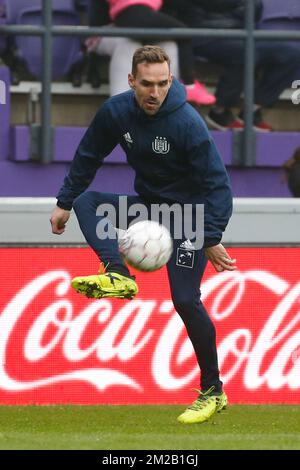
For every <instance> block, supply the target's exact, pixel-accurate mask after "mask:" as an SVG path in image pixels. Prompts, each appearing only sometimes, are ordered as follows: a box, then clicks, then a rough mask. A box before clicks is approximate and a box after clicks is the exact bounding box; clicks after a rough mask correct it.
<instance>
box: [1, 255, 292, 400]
mask: <svg viewBox="0 0 300 470" xmlns="http://www.w3.org/2000/svg"><path fill="white" fill-rule="evenodd" d="M229 252H230V254H231V255H232V256H233V257H235V258H237V264H238V270H237V271H234V272H223V273H216V272H215V271H214V270H213V268H212V266H211V265H209V266H208V268H207V270H206V273H205V277H204V280H203V283H202V298H203V301H204V303H205V305H206V306H207V309H208V311H209V312H210V315H211V317H212V318H213V321H214V323H215V326H216V329H217V344H218V352H219V365H220V370H221V376H222V380H223V382H224V384H225V389H226V392H227V394H228V395H229V397H230V401H231V403H299V402H300V329H299V326H300V256H299V248H257V247H256V248H231V249H229ZM0 259H1V264H0V279H1V283H0V290H1V297H0V403H1V404H30V403H36V404H50V403H75V404H103V403H111V404H128V403H188V402H190V401H191V400H193V399H194V397H195V393H194V392H191V388H195V387H198V386H199V371H198V367H197V364H196V360H195V356H194V353H193V350H192V347H191V343H190V341H189V339H188V338H187V336H186V333H185V329H184V326H183V323H182V321H181V319H180V318H179V316H178V314H177V313H176V312H175V311H174V308H173V305H172V302H171V299H170V291H169V286H168V281H167V275H166V271H165V269H162V270H160V271H158V272H156V273H151V274H146V273H135V274H136V275H137V281H138V284H139V287H140V292H139V294H138V296H137V297H136V298H135V299H133V300H131V301H127V300H117V299H113V300H112V299H99V300H92V299H87V298H85V297H83V296H81V295H79V294H77V293H76V292H75V291H73V290H72V288H71V285H70V280H71V278H72V277H74V276H77V275H89V274H93V273H95V272H96V271H97V268H98V262H97V259H96V257H95V255H94V253H93V252H92V250H91V249H89V248H1V249H0Z"/></svg>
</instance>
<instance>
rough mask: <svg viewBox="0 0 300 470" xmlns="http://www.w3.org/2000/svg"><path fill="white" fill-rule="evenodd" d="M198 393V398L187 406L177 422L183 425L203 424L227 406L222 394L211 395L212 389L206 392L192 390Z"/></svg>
mask: <svg viewBox="0 0 300 470" xmlns="http://www.w3.org/2000/svg"><path fill="white" fill-rule="evenodd" d="M193 390H195V391H196V392H198V393H199V396H198V398H197V399H196V400H195V401H194V402H193V403H192V405H191V406H189V407H188V408H187V409H186V410H185V411H184V412H183V413H182V414H181V415H180V416H178V418H177V420H178V421H179V422H180V423H184V424H193V423H203V422H204V421H207V420H208V419H209V418H210V417H211V416H212V415H213V414H215V413H216V412H217V413H219V412H220V411H222V410H224V409H225V408H226V406H227V404H228V400H227V396H226V394H225V393H224V392H222V393H215V394H214V393H213V390H214V387H211V388H210V389H209V390H207V392H201V391H200V390H197V389H193Z"/></svg>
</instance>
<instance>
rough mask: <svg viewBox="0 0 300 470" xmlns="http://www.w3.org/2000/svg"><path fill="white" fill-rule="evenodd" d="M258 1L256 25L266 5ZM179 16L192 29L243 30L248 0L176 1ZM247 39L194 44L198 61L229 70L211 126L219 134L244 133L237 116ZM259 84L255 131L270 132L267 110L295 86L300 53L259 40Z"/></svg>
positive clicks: (221, 82)
mask: <svg viewBox="0 0 300 470" xmlns="http://www.w3.org/2000/svg"><path fill="white" fill-rule="evenodd" d="M254 1H255V9H256V21H257V22H258V21H259V20H260V17H261V14H262V11H263V8H262V2H261V0H254ZM174 3H175V4H176V14H177V15H179V17H180V18H181V19H182V20H183V21H184V22H185V23H186V24H188V25H189V26H191V27H197V28H199V27H203V28H207V27H211V28H243V27H244V16H245V6H246V2H245V0H184V1H183V0H174ZM244 48H245V43H244V41H243V40H238V39H228V40H227V39H226V40H225V39H224V40H223V39H221V40H220V39H209V38H207V39H206V38H205V39H203V38H197V39H195V40H194V52H195V54H196V56H199V57H202V58H205V59H208V60H209V61H212V62H214V63H216V64H220V65H222V66H224V73H223V75H222V76H221V77H220V80H219V82H218V85H217V92H216V98H217V102H216V106H215V107H213V108H212V109H211V110H210V112H209V114H208V116H207V121H208V123H209V125H210V126H211V127H213V128H215V129H219V130H227V129H241V128H243V127H244V121H243V111H242V110H241V111H240V114H239V115H238V116H235V114H234V112H233V108H235V107H239V106H240V97H241V94H242V92H243V81H244V80H243V79H244ZM255 63H256V82H255V105H254V110H253V112H254V116H253V118H254V128H255V129H256V130H259V131H270V130H272V129H271V127H270V126H269V125H268V124H267V123H265V122H264V120H263V117H262V108H263V107H270V106H272V105H274V104H275V103H276V101H277V100H278V98H279V96H280V94H281V93H282V92H283V91H284V90H285V88H287V87H290V86H291V83H292V82H293V80H294V78H295V74H296V73H297V70H298V69H299V67H300V54H299V49H298V48H296V47H294V46H293V45H290V44H286V43H285V42H275V41H270V42H266V41H257V42H256V48H255Z"/></svg>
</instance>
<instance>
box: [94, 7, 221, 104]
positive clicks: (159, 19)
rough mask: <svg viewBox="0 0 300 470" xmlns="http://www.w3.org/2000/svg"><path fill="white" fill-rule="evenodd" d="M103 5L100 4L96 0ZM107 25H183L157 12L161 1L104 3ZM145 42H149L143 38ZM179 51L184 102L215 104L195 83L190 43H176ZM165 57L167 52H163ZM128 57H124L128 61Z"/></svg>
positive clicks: (211, 97)
mask: <svg viewBox="0 0 300 470" xmlns="http://www.w3.org/2000/svg"><path fill="white" fill-rule="evenodd" d="M99 1H101V2H102V3H103V0H99ZM107 4H108V7H109V17H110V21H111V22H114V24H115V25H116V26H119V27H132V28H138V27H139V28H145V29H147V28H184V27H186V25H185V24H184V23H182V22H181V21H179V20H178V19H176V18H174V17H173V16H170V15H168V14H166V13H163V12H161V11H160V10H161V8H162V5H163V2H162V0H143V1H141V0H107ZM145 41H146V42H151V43H153V42H158V41H153V38H149V37H148V38H146V37H145ZM177 44H178V51H179V64H180V77H181V79H182V81H183V83H184V84H185V86H186V91H187V99H188V101H190V102H193V103H195V104H198V105H202V104H206V105H210V104H213V103H215V101H216V100H215V97H214V96H213V95H211V94H210V93H209V92H208V91H207V90H206V88H205V86H204V85H203V84H202V83H199V82H198V81H197V80H196V79H195V71H194V70H195V69H194V56H193V49H192V41H191V40H188V39H182V40H178V41H177ZM167 52H168V53H169V52H170V51H169V50H167ZM129 56H130V55H129V54H128V57H129Z"/></svg>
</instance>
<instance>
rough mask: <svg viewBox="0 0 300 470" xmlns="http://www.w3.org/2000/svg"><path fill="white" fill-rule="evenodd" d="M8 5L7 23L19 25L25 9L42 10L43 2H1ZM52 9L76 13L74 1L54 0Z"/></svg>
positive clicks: (32, 0) (33, 0)
mask: <svg viewBox="0 0 300 470" xmlns="http://www.w3.org/2000/svg"><path fill="white" fill-rule="evenodd" d="M1 1H2V2H3V3H6V15H7V22H8V23H11V24H15V23H17V18H18V16H19V13H20V11H21V10H24V9H25V8H39V9H42V0H1ZM52 8H53V9H58V10H69V11H74V1H73V0H52Z"/></svg>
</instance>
